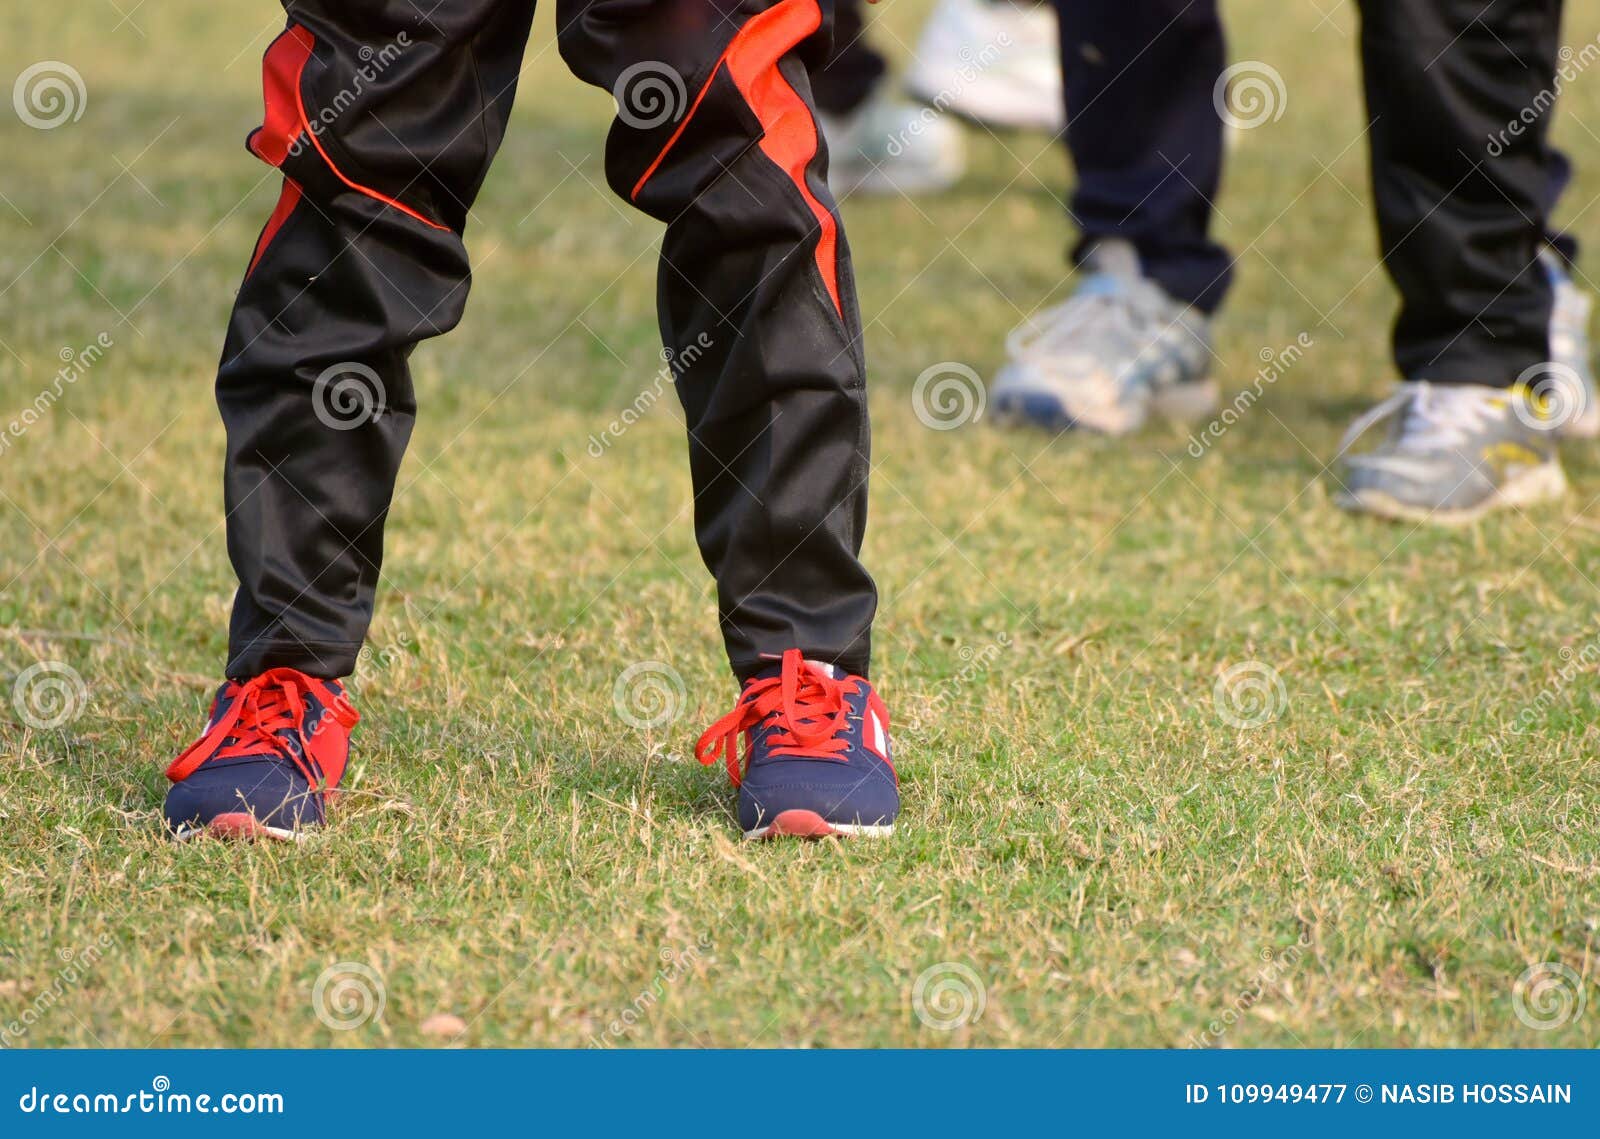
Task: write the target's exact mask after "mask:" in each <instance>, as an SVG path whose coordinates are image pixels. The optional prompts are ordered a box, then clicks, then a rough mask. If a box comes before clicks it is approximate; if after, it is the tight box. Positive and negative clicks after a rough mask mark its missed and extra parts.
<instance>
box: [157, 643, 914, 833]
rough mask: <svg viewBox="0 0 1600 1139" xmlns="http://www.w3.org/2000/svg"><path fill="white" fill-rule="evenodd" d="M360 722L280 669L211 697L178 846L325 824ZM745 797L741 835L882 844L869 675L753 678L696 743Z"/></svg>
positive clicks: (834, 672)
mask: <svg viewBox="0 0 1600 1139" xmlns="http://www.w3.org/2000/svg"><path fill="white" fill-rule="evenodd" d="M359 720H360V716H359V715H358V714H357V713H356V710H355V707H354V706H353V705H352V704H351V702H350V697H349V694H348V692H346V690H345V687H344V685H343V684H342V683H341V682H340V681H338V680H326V679H321V678H317V677H311V676H307V675H306V674H305V673H303V672H299V671H296V670H295V669H292V668H274V669H271V670H269V671H267V672H263V673H262V674H260V675H259V676H255V677H251V678H248V679H244V680H229V681H227V682H226V683H224V684H223V685H222V687H221V688H220V689H219V690H218V692H217V695H216V699H215V700H214V701H213V702H212V705H211V715H210V717H209V719H208V720H207V722H206V729H205V731H204V733H202V735H201V736H200V738H199V739H198V740H196V741H195V742H194V743H193V744H191V745H190V746H189V747H188V748H186V749H185V750H184V751H183V753H182V754H181V755H179V756H178V758H177V759H175V760H174V761H173V762H172V764H171V766H170V767H168V769H167V778H168V779H170V780H171V781H172V786H171V788H170V789H169V790H168V792H167V798H166V804H165V807H164V814H165V816H166V822H167V827H168V830H169V831H170V832H171V833H172V835H173V836H174V837H175V838H177V839H179V840H187V839H192V838H196V837H199V836H202V835H211V836H214V837H219V838H238V839H283V840H290V841H293V840H298V839H300V838H302V837H304V836H305V835H307V834H308V833H310V832H311V831H312V830H314V829H315V828H317V827H319V826H321V825H322V824H323V823H324V822H325V821H326V819H327V812H328V807H329V806H330V805H331V803H332V802H333V801H334V799H335V798H336V796H337V795H338V791H339V784H340V781H341V780H342V779H343V777H344V772H345V767H346V765H347V764H348V762H349V757H350V733H351V730H352V729H353V728H354V727H355V726H356V724H357V722H358V721H359ZM695 754H696V756H697V757H698V758H699V759H700V761H701V762H702V763H705V764H713V763H716V762H718V761H721V762H722V763H723V764H724V765H725V766H726V768H727V771H728V775H729V776H730V778H731V779H732V780H733V784H734V786H735V787H737V788H738V789H739V807H738V816H739V826H740V829H741V830H743V832H744V834H745V837H746V838H751V839H758V838H773V837H778V836H784V835H787V836H795V837H800V838H824V837H830V836H846V835H858V836H865V837H885V836H887V835H889V834H890V833H892V832H893V830H894V821H895V816H896V815H898V814H899V811H900V794H899V780H898V777H897V776H896V774H895V769H894V762H893V759H892V757H891V754H890V745H889V712H888V709H886V708H885V707H884V704H883V701H882V700H881V699H879V697H878V694H877V692H876V691H874V690H873V687H872V684H871V682H870V681H868V680H867V679H866V678H865V677H862V676H851V675H845V674H843V673H841V671H840V670H839V669H838V668H837V667H835V666H833V665H828V664H823V663H820V662H817V661H810V660H806V659H804V658H803V657H802V655H801V653H800V650H798V649H791V650H789V651H788V652H786V653H784V654H783V656H782V658H781V659H780V660H778V661H775V662H774V663H773V664H772V665H771V666H770V667H769V668H767V669H765V670H763V671H762V672H759V673H757V674H756V675H755V676H754V677H752V678H750V679H749V680H747V681H746V682H745V684H744V689H743V691H742V692H741V693H740V696H739V700H738V702H737V703H736V704H735V705H734V707H733V710H732V711H730V712H729V713H728V714H727V715H726V716H723V717H722V718H721V719H720V720H718V721H717V722H716V723H715V724H713V725H712V726H711V727H710V729H708V730H707V731H706V733H705V734H704V735H703V736H702V737H701V738H700V742H699V744H698V745H697V746H696V749H695Z"/></svg>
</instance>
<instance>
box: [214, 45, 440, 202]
mask: <svg viewBox="0 0 1600 1139" xmlns="http://www.w3.org/2000/svg"><path fill="white" fill-rule="evenodd" d="M316 42H317V41H316V37H315V36H313V35H312V34H311V32H310V31H309V30H308V29H306V28H304V27H302V26H301V25H299V24H290V25H289V27H288V28H287V29H285V31H284V32H283V34H282V35H280V36H279V37H278V38H277V39H275V40H273V41H272V43H271V44H270V45H269V46H268V47H267V52H266V55H264V56H263V57H262V60H261V86H262V90H263V92H265V97H266V105H267V109H266V114H265V115H264V116H263V118H262V122H261V126H260V127H258V128H257V129H256V130H255V131H253V132H252V133H251V135H250V139H249V141H248V143H247V144H246V145H247V146H249V148H250V151H251V153H253V154H254V155H255V156H256V157H258V158H260V159H261V160H262V161H263V162H265V163H267V164H268V165H271V166H282V165H283V162H284V159H286V158H288V156H289V151H290V150H291V149H292V148H293V146H294V140H295V138H296V136H298V135H301V134H304V135H305V136H306V137H307V138H309V139H310V140H311V145H312V146H313V147H315V148H316V151H317V153H318V154H319V155H321V156H322V161H323V162H325V163H326V164H327V166H328V169H329V170H331V171H333V174H334V177H336V178H338V179H339V181H341V182H343V183H344V184H345V185H346V186H348V187H350V189H352V190H354V191H355V192H356V193H358V194H364V195H366V196H367V197H369V198H371V199H373V200H374V201H378V202H382V203H383V204H384V205H386V206H390V207H392V208H394V209H397V210H399V211H400V212H401V213H403V214H405V215H406V216H407V217H411V218H415V219H416V220H417V221H420V222H421V223H422V224H423V225H425V226H428V227H429V228H430V229H438V230H443V231H444V232H446V233H452V232H454V231H453V230H452V229H451V228H450V227H449V226H447V225H441V224H439V223H438V222H436V221H432V220H430V219H428V218H426V217H424V216H423V215H422V214H420V213H418V212H417V211H416V210H414V209H412V208H411V207H410V206H408V205H406V204H405V203H403V202H401V201H399V200H398V199H395V198H391V197H390V196H389V195H387V194H383V193H380V192H378V191H377V190H374V189H373V188H372V187H371V186H363V185H362V184H361V183H360V182H357V181H355V180H354V179H352V178H347V177H346V176H345V173H344V171H342V170H340V169H339V167H338V166H337V165H335V164H334V161H333V159H332V158H330V157H328V152H327V150H325V149H324V148H323V145H322V140H321V139H319V138H318V137H317V132H316V131H314V130H312V129H311V119H310V117H309V116H308V115H307V114H306V102H305V95H304V93H303V92H302V91H301V88H300V80H301V77H302V76H303V75H304V73H305V69H306V62H307V61H308V60H309V59H310V58H311V50H312V48H314V47H315V46H316Z"/></svg>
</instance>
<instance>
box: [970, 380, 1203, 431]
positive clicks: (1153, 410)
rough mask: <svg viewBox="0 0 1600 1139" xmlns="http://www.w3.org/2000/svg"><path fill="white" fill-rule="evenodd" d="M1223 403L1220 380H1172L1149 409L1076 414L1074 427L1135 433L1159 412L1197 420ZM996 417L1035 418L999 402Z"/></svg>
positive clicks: (1003, 423) (1017, 423)
mask: <svg viewBox="0 0 1600 1139" xmlns="http://www.w3.org/2000/svg"><path fill="white" fill-rule="evenodd" d="M1220 404H1221V394H1220V389H1219V387H1218V384H1217V381H1216V380H1190V381H1188V382H1186V383H1182V384H1171V385H1168V386H1167V387H1164V388H1161V389H1160V390H1158V391H1156V392H1154V393H1153V394H1152V395H1151V397H1150V407H1149V411H1148V412H1146V411H1145V410H1144V409H1142V408H1137V407H1130V406H1126V405H1119V406H1115V407H1109V408H1101V409H1096V410H1092V411H1087V412H1084V413H1083V414H1077V413H1074V412H1072V411H1071V410H1070V409H1068V413H1069V414H1071V415H1072V416H1073V427H1072V430H1077V431H1088V432H1092V433H1093V434H1096V435H1109V436H1118V435H1132V434H1133V433H1134V432H1135V431H1137V430H1139V429H1140V428H1141V427H1143V426H1144V425H1145V424H1146V423H1147V422H1149V419H1150V416H1151V415H1152V414H1153V415H1156V416H1159V417H1160V418H1162V419H1167V420H1171V421H1172V422H1174V423H1193V422H1195V421H1196V420H1200V419H1204V418H1205V417H1206V416H1208V415H1210V414H1212V413H1213V412H1214V411H1216V410H1217V408H1218V407H1219V406H1220ZM992 421H993V422H994V423H995V424H996V425H997V426H1000V427H1022V426H1031V425H1032V424H1033V421H1032V420H1031V419H1029V418H1028V417H1027V416H1026V415H1024V414H1022V413H1021V412H1020V411H1015V410H1008V409H1006V408H1003V407H1000V406H996V407H995V410H994V412H993V413H992Z"/></svg>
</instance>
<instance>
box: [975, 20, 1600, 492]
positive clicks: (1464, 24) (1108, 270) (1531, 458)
mask: <svg viewBox="0 0 1600 1139" xmlns="http://www.w3.org/2000/svg"><path fill="white" fill-rule="evenodd" d="M1056 7H1057V10H1058V12H1059V14H1060V42H1061V58H1062V59H1063V60H1064V61H1065V67H1064V73H1065V83H1064V96H1065V100H1066V109H1067V114H1068V119H1067V127H1066V131H1065V137H1066V141H1067V145H1068V148H1069V149H1070V151H1071V154H1072V158H1073V164H1074V166H1075V168H1076V171H1077V184H1076V186H1075V187H1074V189H1073V192H1072V199H1071V211H1072V214H1073V217H1074V219H1075V220H1076V221H1077V223H1078V225H1079V227H1080V230H1081V236H1080V240H1079V242H1078V244H1077V245H1076V247H1075V249H1074V250H1073V254H1072V259H1073V261H1074V263H1075V264H1076V265H1077V266H1078V267H1079V268H1080V269H1081V270H1082V277H1081V280H1080V283H1079V285H1078V287H1077V290H1076V291H1075V292H1074V293H1073V295H1072V296H1071V297H1070V298H1069V299H1068V300H1067V301H1066V302H1065V303H1063V304H1061V305H1058V306H1056V307H1054V308H1051V309H1048V310H1046V311H1044V312H1042V313H1040V314H1038V315H1037V316H1035V317H1034V318H1032V319H1031V320H1030V321H1029V322H1027V324H1025V325H1024V326H1023V327H1022V328H1019V329H1017V330H1016V331H1015V332H1014V333H1013V334H1012V336H1011V337H1010V338H1009V341H1008V354H1009V357H1010V358H1009V360H1008V362H1007V363H1006V364H1005V366H1004V367H1003V368H1002V369H1001V370H1000V372H999V374H998V375H997V376H996V378H995V381H994V385H993V392H992V399H993V404H994V406H995V409H996V411H997V413H998V417H999V418H1001V419H1002V420H1009V421H1013V422H1026V423H1032V424H1036V425H1039V426H1042V427H1045V428H1048V429H1051V430H1056V431H1062V430H1069V429H1084V430H1090V431H1095V432H1100V433H1104V434H1111V435H1120V434H1123V433H1126V432H1129V431H1133V430H1135V429H1137V428H1138V427H1140V426H1141V425H1142V424H1143V423H1144V422H1145V421H1146V420H1147V418H1148V417H1149V416H1150V415H1151V414H1152V413H1155V414H1163V415H1169V416H1173V417H1176V418H1185V419H1187V418H1198V417H1201V416H1204V415H1206V414H1209V413H1210V412H1211V411H1212V410H1213V409H1214V408H1215V406H1216V403H1217V387H1216V384H1215V382H1214V381H1212V380H1211V378H1210V375H1209V371H1210V364H1211V358H1212V351H1211V323H1212V318H1213V315H1214V314H1215V313H1216V311H1217V309H1218V308H1219V306H1220V305H1221V304H1222V301H1223V299H1224V297H1225V296H1226V294H1227V291H1228V286H1229V283H1230V279H1231V276H1232V270H1233V263H1234V258H1233V256H1232V255H1231V254H1230V253H1229V252H1228V251H1227V250H1226V249H1224V248H1223V247H1222V246H1221V245H1219V244H1218V243H1217V242H1216V241H1214V240H1213V239H1212V238H1211V236H1210V223H1211V214H1212V200H1213V199H1214V197H1215V195H1216V192H1217V188H1218V185H1219V182H1220V178H1221V170H1222V153H1223V129H1224V114H1225V111H1226V103H1225V101H1224V99H1223V90H1222V85H1223V83H1224V82H1225V80H1224V70H1225V64H1226V45H1225V41H1224V35H1223V28H1222V24H1221V20H1220V17H1219V14H1218V11H1217V3H1216V0H1141V2H1140V3H1135V4H1129V3H1125V2H1121V0H1056ZM1360 7H1361V14H1362V31H1361V55H1362V62H1363V66H1364V71H1365V92H1366V100H1367V107H1368V114H1369V119H1370V129H1369V131H1368V135H1367V137H1368V143H1369V146H1370V148H1371V162H1372V191H1373V201H1374V207H1375V211H1376V214H1377V222H1378V234H1379V243H1380V247H1381V250H1382V255H1383V261H1384V266H1385V268H1386V269H1387V270H1388V272H1389V275H1390V277H1391V278H1392V279H1393V281H1394V283H1395V285H1396V287H1397V288H1398V290H1399V292H1400V302H1401V303H1400V312H1399V316H1398V318H1397V320H1396V322H1395V326H1394V330H1393V350H1394V358H1395V363H1396V365H1397V367H1398V369H1399V372H1400V374H1401V376H1402V383H1401V384H1400V386H1399V388H1398V389H1397V391H1396V392H1395V394H1394V395H1393V396H1392V397H1390V398H1389V399H1386V400H1384V401H1382V402H1381V403H1379V404H1378V405H1377V406H1375V407H1374V408H1373V409H1372V410H1371V411H1370V412H1369V413H1368V414H1366V415H1363V416H1361V417H1359V418H1358V419H1357V420H1356V422H1355V423H1354V424H1352V427H1351V431H1350V433H1349V435H1348V437H1347V438H1346V440H1345V442H1344V444H1343V445H1342V446H1341V448H1340V455H1341V456H1342V455H1344V454H1345V453H1346V452H1347V451H1348V450H1350V448H1351V447H1352V446H1353V445H1354V444H1355V442H1356V441H1357V439H1358V438H1359V437H1360V436H1361V435H1362V434H1364V433H1365V432H1366V431H1367V430H1368V429H1369V428H1371V427H1374V426H1376V425H1378V424H1380V423H1384V422H1387V423H1389V425H1390V430H1389V432H1388V434H1387V436H1386V437H1385V438H1384V440H1383V441H1382V442H1381V443H1380V444H1379V445H1378V446H1377V447H1376V448H1375V449H1374V450H1373V451H1371V452H1370V453H1368V454H1363V455H1355V456H1351V457H1350V458H1349V460H1348V463H1347V467H1346V469H1345V471H1344V473H1343V481H1342V485H1341V488H1340V490H1339V492H1338V495H1337V498H1338V500H1339V501H1340V503H1341V504H1342V505H1345V506H1347V507H1350V508H1353V509H1358V510H1365V511H1370V512H1373V513H1377V514H1382V515H1387V516H1391V517H1401V518H1427V519H1430V520H1433V521H1447V522H1448V521H1465V520H1470V519H1472V518H1475V517H1477V516H1479V515H1480V514H1482V513H1484V512H1485V511H1487V510H1489V509H1492V508H1494V507H1496V506H1499V505H1505V504H1521V503H1527V502H1534V501H1539V500H1542V499H1547V498H1551V497H1555V496H1557V495H1559V494H1561V493H1563V491H1564V490H1565V486H1566V480H1565V476H1564V475H1563V473H1562V471H1561V467H1560V465H1559V462H1558V460H1557V456H1556V453H1555V444H1554V435H1555V432H1554V431H1552V430H1550V429H1549V428H1550V427H1552V426H1555V425H1559V426H1560V427H1561V428H1563V429H1564V431H1565V432H1566V433H1568V434H1581V435H1593V434H1595V433H1596V431H1597V430H1600V407H1597V406H1596V401H1595V399H1594V395H1593V378H1592V370H1591V365H1590V359H1589V345H1588V335H1587V323H1588V312H1589V298H1588V297H1587V296H1586V295H1585V294H1583V293H1581V292H1579V291H1578V290H1577V289H1576V288H1575V286H1574V285H1573V283H1572V281H1571V278H1570V268H1571V264H1572V259H1573V258H1574V256H1575V255H1576V247H1575V244H1574V243H1573V241H1572V240H1571V239H1570V238H1569V237H1567V236H1566V235H1562V234H1558V233H1555V232H1554V231H1553V230H1552V227H1551V225H1550V221H1549V216H1550V211H1551V208H1552V206H1553V204H1554V202H1555V200H1556V198H1557V197H1558V196H1559V194H1560V192H1561V189H1562V188H1563V186H1564V185H1565V183H1566V180H1567V177H1568V173H1569V170H1568V167H1567V164H1566V162H1565V160H1564V159H1563V158H1562V157H1561V155H1559V154H1558V153H1557V152H1556V151H1554V150H1553V149H1552V148H1551V147H1550V145H1549V142H1548V132H1549V124H1550V117H1551V104H1552V103H1553V101H1554V91H1555V90H1556V87H1557V81H1556V76H1555V71H1556V62H1557V49H1558V46H1559V43H1558V40H1559V30H1560V20H1561V0H1521V2H1519V3H1516V4H1512V3H1509V2H1505V0H1500V2H1497V3H1485V2H1484V0H1385V2H1377V0H1368V2H1365V3H1362V4H1361V6H1360ZM1528 108H1539V109H1541V110H1540V113H1538V114H1537V115H1535V116H1532V117H1533V122H1531V123H1528V122H1527V121H1526V120H1527V118H1528V117H1529V116H1527V115H1525V114H1524V111H1525V109H1528ZM1513 123H1515V124H1517V126H1518V127H1520V128H1521V129H1520V130H1518V132H1517V133H1515V134H1511V133H1510V132H1508V130H1507V127H1508V124H1513Z"/></svg>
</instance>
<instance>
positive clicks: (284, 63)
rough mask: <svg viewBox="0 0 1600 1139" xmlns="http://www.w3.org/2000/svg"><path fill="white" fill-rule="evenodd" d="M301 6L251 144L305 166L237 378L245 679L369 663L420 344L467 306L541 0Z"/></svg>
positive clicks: (234, 662) (296, 6)
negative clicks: (468, 234)
mask: <svg viewBox="0 0 1600 1139" xmlns="http://www.w3.org/2000/svg"><path fill="white" fill-rule="evenodd" d="M285 8H286V9H287V11H288V13H289V29H288V30H287V31H286V32H285V33H284V34H283V35H282V36H280V37H279V38H278V39H277V40H276V41H274V43H273V44H272V46H271V47H270V48H269V49H268V51H267V53H266V57H265V61H264V80H265V88H266V115H265V119H264V123H263V126H262V127H261V129H260V130H258V131H256V132H255V133H254V134H252V135H251V137H250V140H249V146H250V149H251V150H252V151H253V152H254V153H255V154H256V155H257V156H258V157H260V158H261V159H263V160H264V161H266V162H268V163H269V164H271V165H274V166H277V167H280V168H281V169H282V170H283V173H284V177H285V181H284V190H283V197H282V198H281V199H280V201H279V204H278V208H277V210H275V211H274V213H273V215H272V218H271V220H270V221H269V223H268V225H267V227H266V228H265V229H264V230H263V232H262V235H261V238H260V241H259V242H258V244H257V247H256V250H255V253H254V255H253V257H252V259H251V262H250V268H249V271H248V273H247V275H246V277H245V280H244V283H243V284H242V285H241V286H240V289H239V294H238V300H237V302H236V303H235V306H234V310H233V316H232V319H231V320H230V322H229V325H228V334H227V340H226V344H225V346H224V348H223V353H222V364H221V368H220V371H219V374H218V377H217V401H218V404H219V405H220V407H221V410H222V417H223V420H224V422H225V424H226V426H227V434H228V450H227V460H226V471H225V487H226V499H227V510H228V551H229V555H230V556H231V558H232V560H233V565H234V569H235V571H236V572H237V573H238V575H239V582H240V585H239V591H238V594H237V597H236V599H235V602H234V611H233V623H232V630H231V638H230V651H229V658H230V659H229V662H228V675H229V676H231V677H236V678H247V677H252V676H256V675H258V674H260V673H262V672H265V671H266V670H268V669H271V668H277V667H289V668H294V669H298V670H300V671H301V672H305V673H309V674H311V675H313V676H320V677H338V676H343V675H345V674H347V673H349V672H350V671H351V670H352V668H353V667H354V665H355V660H356V653H357V651H358V650H359V648H360V645H361V641H362V639H363V638H364V637H365V635H366V630H367V624H368V621H369V620H370V618H371V615H372V599H373V590H374V586H375V585H376V583H377V579H378V567H379V563H380V561H381V558H382V544H383V524H384V517H385V514H386V513H387V511H388V507H389V500H390V496H391V495H392V493H393V490H394V482H395V476H396V472H397V471H398V469H399V465H400V459H401V455H402V453H403V452H404V450H405V446H406V442H407V439H408V438H409V436H410V434H411V426H412V422H413V419H414V416H415V411H416V406H415V401H414V398H413V394H412V389H411V378H410V373H409V370H408V368H407V363H406V360H407V357H408V356H409V355H410V352H411V349H412V347H413V346H414V345H415V344H416V343H417V342H418V341H420V340H422V339H424V338H426V337H429V336H435V335H438V334H439V333H442V332H445V331H448V330H449V329H450V328H452V327H454V325H455V324H456V322H457V321H458V320H459V319H460V318H461V313H462V308H463V306H464V304H465V302H466V295H467V287H468V281H469V274H468V267H467V258H466V251H465V249H464V247H463V245H462V242H461V231H462V228H463V227H464V225H465V224H466V218H467V213H468V208H469V207H470V205H471V203H472V199H473V197H474V196H475V195H476V193H477V190H478V187H479V185H480V184H481V182H482V180H483V176H484V174H485V173H486V172H487V170H488V166H489V161H490V159H491V158H492V157H493V154H494V151H495V149H496V148H497V147H498V145H499V142H500V138H501V135H502V133H503V131H504V127H505V122H506V117H507V116H508V115H509V113H510V108H511V100H512V95H513V90H514V87H515V83H516V78H517V73H518V70H519V68H520V65H521V58H522V49H523V46H524V44H525V42H526V39H527V35H528V25H529V22H530V20H531V18H532V12H533V5H532V3H531V2H529V0H448V2H446V3H442V4H437V5H424V6H420V7H416V8H414V7H413V6H411V5H408V4H392V3H384V2H382V0H288V2H286V3H285Z"/></svg>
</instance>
